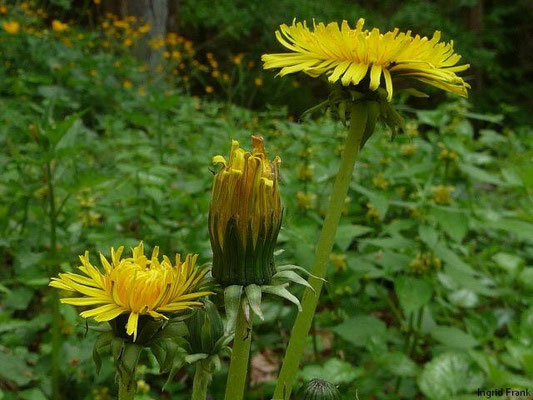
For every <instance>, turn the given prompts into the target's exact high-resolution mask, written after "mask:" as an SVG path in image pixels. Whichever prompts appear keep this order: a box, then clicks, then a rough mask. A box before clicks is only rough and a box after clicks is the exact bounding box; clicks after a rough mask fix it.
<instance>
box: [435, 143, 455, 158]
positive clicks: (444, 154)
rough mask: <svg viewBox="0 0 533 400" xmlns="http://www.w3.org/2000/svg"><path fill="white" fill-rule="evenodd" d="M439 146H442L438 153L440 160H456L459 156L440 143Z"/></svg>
mask: <svg viewBox="0 0 533 400" xmlns="http://www.w3.org/2000/svg"><path fill="white" fill-rule="evenodd" d="M439 147H441V148H442V150H441V151H440V154H439V160H441V161H457V159H458V158H459V156H458V154H457V153H456V152H455V151H453V150H450V149H448V148H446V147H444V145H443V144H442V143H439Z"/></svg>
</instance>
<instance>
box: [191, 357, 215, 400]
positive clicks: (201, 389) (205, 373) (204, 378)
mask: <svg viewBox="0 0 533 400" xmlns="http://www.w3.org/2000/svg"><path fill="white" fill-rule="evenodd" d="M209 382H211V369H210V368H209V360H202V361H198V362H197V363H196V372H195V373H194V382H193V384H192V400H205V399H206V397H207V387H208V386H209Z"/></svg>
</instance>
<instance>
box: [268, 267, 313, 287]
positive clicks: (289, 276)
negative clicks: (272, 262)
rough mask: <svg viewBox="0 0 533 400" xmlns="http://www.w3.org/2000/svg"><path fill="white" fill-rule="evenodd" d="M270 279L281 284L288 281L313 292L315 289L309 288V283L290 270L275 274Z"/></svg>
mask: <svg viewBox="0 0 533 400" xmlns="http://www.w3.org/2000/svg"><path fill="white" fill-rule="evenodd" d="M272 278H273V279H275V280H276V281H279V282H280V283H282V284H283V283H287V282H289V281H290V282H294V283H296V284H298V285H302V286H305V287H308V288H309V289H311V290H312V291H313V292H314V291H315V289H314V288H313V286H311V284H310V283H309V282H307V281H306V280H305V279H304V278H302V277H301V276H300V275H298V274H297V273H296V272H294V271H290V270H287V271H280V272H278V273H277V274H275V275H274V276H273V277H272Z"/></svg>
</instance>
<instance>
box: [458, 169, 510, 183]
mask: <svg viewBox="0 0 533 400" xmlns="http://www.w3.org/2000/svg"><path fill="white" fill-rule="evenodd" d="M459 168H460V169H461V170H462V171H463V172H464V173H465V174H466V175H468V176H469V177H470V178H472V179H474V180H477V181H480V182H486V183H491V184H493V185H496V186H507V184H506V183H505V182H504V181H502V180H501V179H500V178H499V177H497V176H495V175H493V174H489V173H488V172H486V171H484V170H482V169H481V168H478V167H474V166H473V165H468V164H459Z"/></svg>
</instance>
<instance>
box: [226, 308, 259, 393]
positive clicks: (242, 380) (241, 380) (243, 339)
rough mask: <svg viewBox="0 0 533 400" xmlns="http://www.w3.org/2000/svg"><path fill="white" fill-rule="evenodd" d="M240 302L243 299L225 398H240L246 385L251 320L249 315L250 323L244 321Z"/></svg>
mask: <svg viewBox="0 0 533 400" xmlns="http://www.w3.org/2000/svg"><path fill="white" fill-rule="evenodd" d="M242 302H243V300H241V304H240V305H239V315H238V317H237V326H236V327H235V339H233V350H232V353H231V362H230V366H229V371H228V381H227V383H226V395H225V396H224V399H225V400H242V398H243V396H244V389H245V387H246V376H247V372H248V359H249V358H250V345H251V343H252V321H251V317H250V324H248V322H247V321H246V318H245V316H244V311H243V307H242Z"/></svg>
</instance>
